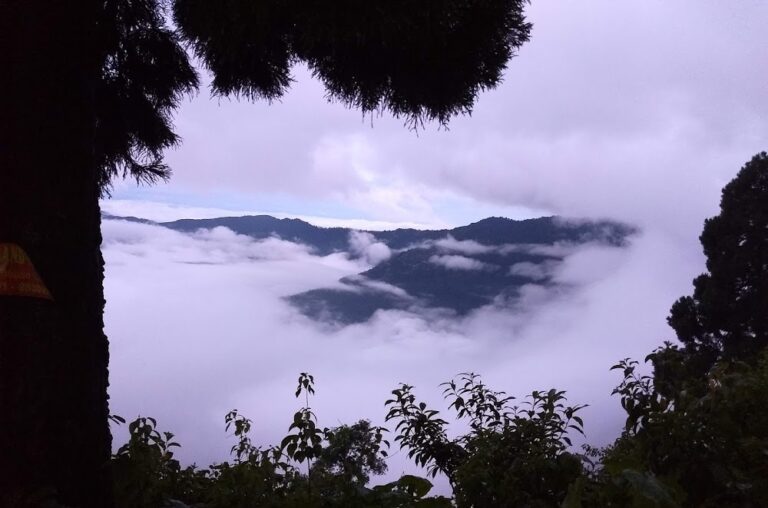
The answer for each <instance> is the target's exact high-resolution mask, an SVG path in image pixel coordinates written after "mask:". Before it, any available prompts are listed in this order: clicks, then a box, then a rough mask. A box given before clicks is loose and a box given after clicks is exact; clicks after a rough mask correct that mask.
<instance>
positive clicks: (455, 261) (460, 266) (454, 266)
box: [429, 254, 489, 270]
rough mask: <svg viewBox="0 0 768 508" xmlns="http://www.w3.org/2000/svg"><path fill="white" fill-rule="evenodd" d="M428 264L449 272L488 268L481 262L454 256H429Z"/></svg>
mask: <svg viewBox="0 0 768 508" xmlns="http://www.w3.org/2000/svg"><path fill="white" fill-rule="evenodd" d="M429 262H430V263H432V264H435V265H438V266H442V267H444V268H447V269H449V270H483V269H485V268H488V266H489V265H487V264H486V263H483V262H482V261H478V260H476V259H472V258H468V257H466V256H457V255H455V254H449V255H445V256H430V258H429Z"/></svg>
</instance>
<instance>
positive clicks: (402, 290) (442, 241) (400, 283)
mask: <svg viewBox="0 0 768 508" xmlns="http://www.w3.org/2000/svg"><path fill="white" fill-rule="evenodd" d="M105 218H109V219H122V220H129V221H132V222H141V223H150V224H155V225H158V226H162V227H166V228H169V229H173V230H176V231H180V232H184V233H192V232H194V231H197V230H200V229H212V228H215V227H226V228H229V229H231V230H232V231H234V232H235V233H238V234H243V235H248V236H250V237H252V238H255V239H264V238H269V237H274V236H278V237H280V238H281V239H283V240H287V241H292V242H297V243H301V244H304V245H307V246H309V247H310V248H311V250H312V251H313V252H314V253H315V254H318V255H328V254H331V253H334V252H345V253H347V254H348V255H349V256H350V257H353V258H354V257H357V258H361V257H365V256H366V252H367V251H368V250H369V249H371V248H372V247H376V252H377V256H376V259H375V261H376V262H373V263H371V264H372V265H373V266H371V267H370V268H369V269H367V270H364V271H362V272H361V273H359V274H357V275H354V276H349V277H345V278H342V279H341V280H340V281H339V282H340V283H341V285H342V289H339V288H315V289H311V290H309V291H305V292H303V293H298V294H295V295H288V296H286V297H285V299H286V300H287V301H288V302H289V303H290V304H291V305H293V306H294V307H296V308H297V309H298V310H299V311H300V312H302V313H303V314H305V315H306V316H308V317H310V318H312V319H315V320H318V321H328V322H335V323H338V324H341V325H346V324H351V323H356V322H363V321H366V320H368V319H370V318H371V317H372V316H373V315H374V314H375V313H376V312H377V311H379V310H391V309H399V310H409V309H410V310H414V309H415V310H417V311H418V312H421V313H424V312H426V311H433V312H439V313H446V312H447V313H451V314H454V315H459V316H461V315H465V314H467V313H469V312H472V311H474V310H475V309H478V308H480V307H483V306H485V305H490V304H494V303H495V302H507V303H514V302H515V301H516V300H518V299H519V298H520V297H521V294H522V291H523V289H524V288H525V287H526V286H529V285H537V286H541V287H545V288H547V287H551V286H553V285H554V284H555V281H554V279H553V274H554V273H555V271H556V269H557V267H558V266H560V264H561V263H562V262H563V260H564V259H565V257H566V256H567V255H568V253H569V249H573V248H576V247H578V246H581V245H584V244H587V243H596V244H599V245H603V246H606V247H615V248H620V247H623V246H625V245H626V243H627V238H629V237H630V236H631V235H633V234H634V233H636V232H637V230H636V228H634V227H632V226H629V225H626V224H622V223H619V222H615V221H609V220H602V221H589V220H569V219H565V218H562V217H558V216H548V217H539V218H534V219H525V220H514V219H509V218H506V217H487V218H485V219H481V220H479V221H476V222H473V223H471V224H467V225H465V226H458V227H455V228H450V229H436V230H419V229H413V228H398V229H393V230H388V231H365V230H358V229H353V228H342V227H330V228H324V227H321V226H315V225H313V224H310V223H309V222H306V221H303V220H301V219H288V218H285V219H278V218H276V217H273V216H271V215H255V216H254V215H250V216H248V215H246V216H239V217H218V218H213V219H180V220H176V221H170V222H157V223H156V222H152V221H147V220H146V219H141V218H137V217H127V218H121V217H116V216H106V215H105ZM367 259H369V258H367ZM370 259H373V258H370ZM370 259H369V260H370Z"/></svg>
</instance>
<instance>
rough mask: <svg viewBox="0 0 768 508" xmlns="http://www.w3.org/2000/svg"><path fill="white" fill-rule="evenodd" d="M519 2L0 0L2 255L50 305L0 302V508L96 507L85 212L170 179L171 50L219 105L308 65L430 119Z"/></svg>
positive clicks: (446, 112) (477, 81) (97, 279)
mask: <svg viewBox="0 0 768 508" xmlns="http://www.w3.org/2000/svg"><path fill="white" fill-rule="evenodd" d="M524 4H525V1H524V0H441V1H439V2H438V1H437V0H424V1H421V2H406V1H405V0H387V1H382V0H372V1H369V2H353V1H351V0H334V1H330V2H328V1H326V2H322V3H321V2H319V1H317V0H304V1H301V2H299V1H295V0H260V1H254V0H221V1H217V2H211V1H204V0H176V1H175V3H174V4H173V6H172V7H173V17H174V20H175V26H176V28H175V29H174V28H171V27H170V26H168V25H167V24H166V23H165V21H164V19H165V14H166V10H167V9H168V8H169V7H170V2H167V1H163V0H78V1H77V2H71V1H64V0H1V1H0V37H1V38H2V39H0V48H2V51H0V68H2V69H3V73H2V78H0V79H1V80H2V90H3V93H2V94H0V111H2V114H3V119H2V122H0V143H1V145H0V168H2V180H1V181H0V244H3V245H9V244H15V245H17V246H19V247H20V248H22V249H23V250H24V251H25V252H26V253H27V254H28V256H29V258H30V259H31V261H32V263H33V265H34V267H35V269H36V271H37V273H38V274H39V275H40V278H41V280H42V281H43V283H44V284H45V285H46V286H47V288H48V290H49V291H50V293H51V295H52V300H46V299H38V298H32V297H28V296H18V295H11V294H7V291H6V292H2V293H0V471H2V472H3V474H0V506H2V505H11V506H24V505H33V506H34V505H37V504H41V503H42V502H43V501H44V500H47V499H51V498H53V499H56V500H57V501H58V502H59V503H61V504H65V505H68V506H75V507H90V506H92V507H108V506H110V504H111V495H110V492H109V471H108V465H107V464H108V458H109V454H110V446H111V437H110V434H109V429H108V426H107V421H108V420H107V416H108V404H107V383H108V375H107V374H108V370H107V366H108V357H109V353H108V342H107V339H106V337H105V335H104V333H103V308H104V294H103V287H102V282H103V260H102V257H101V253H100V243H101V233H100V210H99V203H98V199H99V196H100V195H101V194H102V193H103V192H105V191H108V190H109V183H110V181H111V179H112V178H114V177H115V176H131V177H134V178H136V179H137V180H139V181H154V180H156V179H157V178H164V177H167V176H168V168H167V167H166V166H165V165H164V164H163V161H162V151H163V149H165V148H167V147H169V146H171V145H173V144H175V143H177V142H178V137H177V136H176V134H175V133H174V132H173V130H172V126H171V115H172V112H173V110H174V108H175V107H176V105H177V104H178V102H179V100H180V99H181V97H182V96H183V94H184V93H186V92H189V91H191V90H194V89H195V87H196V86H197V76H196V74H195V71H194V69H193V68H192V66H191V65H190V64H189V61H188V59H187V56H186V53H185V51H184V49H183V45H184V44H189V45H190V46H191V48H192V49H193V50H194V52H195V53H196V54H197V56H199V57H200V59H201V61H202V63H203V64H204V65H205V66H206V67H208V68H209V69H210V70H211V71H212V73H213V92H214V93H215V94H218V95H233V96H243V97H245V98H249V99H258V98H264V99H274V98H276V97H279V96H280V95H281V94H282V93H284V92H285V91H286V90H287V88H288V86H289V84H290V82H291V77H290V68H291V66H292V65H293V64H295V63H298V62H305V63H306V64H307V65H308V66H309V68H310V69H311V70H312V72H313V73H314V75H315V76H316V77H317V78H318V79H320V80H321V81H322V82H323V83H324V84H325V86H326V89H327V91H328V94H329V96H330V97H331V98H332V99H336V100H339V101H341V102H342V103H344V104H346V105H348V106H352V107H357V108H360V109H361V110H363V111H365V112H383V111H388V112H390V113H392V114H394V115H395V116H399V117H402V118H404V119H405V120H406V121H409V122H411V123H413V124H418V123H420V122H423V121H425V120H437V121H438V122H443V123H445V122H447V121H448V119H449V118H450V117H451V116H452V115H455V114H458V113H467V112H469V111H471V108H472V106H473V104H474V101H475V98H476V96H477V95H478V93H479V92H480V91H482V90H484V89H487V88H492V87H494V86H496V85H497V84H498V83H499V82H500V79H501V73H502V71H503V69H504V66H505V65H506V62H507V61H508V60H509V58H510V57H512V56H513V55H514V53H515V51H516V50H517V49H518V48H519V47H520V46H521V45H522V44H523V43H524V42H525V41H526V40H527V39H528V35H529V31H530V28H531V27H530V25H529V24H528V23H526V21H525V18H524V16H523V7H524ZM5 268H6V266H4V269H5ZM0 291H4V290H0Z"/></svg>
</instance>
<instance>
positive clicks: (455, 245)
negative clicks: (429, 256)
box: [434, 235, 496, 255]
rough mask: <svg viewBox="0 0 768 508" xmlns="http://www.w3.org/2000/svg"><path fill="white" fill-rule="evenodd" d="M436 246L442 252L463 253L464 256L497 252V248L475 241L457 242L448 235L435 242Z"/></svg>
mask: <svg viewBox="0 0 768 508" xmlns="http://www.w3.org/2000/svg"><path fill="white" fill-rule="evenodd" d="M434 245H435V246H437V247H438V248H440V249H442V250H447V251H454V252H461V253H462V254H470V255H471V254H484V253H486V252H493V251H494V250H496V247H495V246H492V245H483V244H481V243H479V242H476V241H474V240H456V239H455V238H454V237H453V236H451V235H448V236H447V237H446V238H442V239H440V240H437V241H435V242H434Z"/></svg>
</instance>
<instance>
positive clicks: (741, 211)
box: [654, 152, 768, 394]
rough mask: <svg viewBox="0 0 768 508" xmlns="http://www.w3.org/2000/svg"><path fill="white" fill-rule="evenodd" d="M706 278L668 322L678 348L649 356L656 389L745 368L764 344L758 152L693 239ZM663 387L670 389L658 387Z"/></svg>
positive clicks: (765, 165) (764, 214)
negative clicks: (726, 367)
mask: <svg viewBox="0 0 768 508" xmlns="http://www.w3.org/2000/svg"><path fill="white" fill-rule="evenodd" d="M700 240H701V244H702V246H703V247H704V254H705V255H706V256H707V273H704V274H702V275H699V276H698V277H696V279H694V281H693V286H694V291H693V295H691V296H685V297H682V298H680V299H679V300H677V302H675V304H674V305H673V306H672V309H671V312H670V316H669V318H668V322H669V325H670V326H671V327H672V328H673V329H674V330H675V332H676V333H677V338H678V339H679V340H680V342H682V344H683V347H682V349H679V348H674V347H672V348H666V349H662V350H660V351H659V352H657V353H656V354H655V355H654V365H655V367H656V371H657V376H656V383H657V385H658V388H659V389H661V390H663V391H665V392H667V394H671V393H674V392H675V391H676V390H677V389H680V387H681V386H680V384H681V383H682V382H684V381H685V380H687V381H695V380H703V379H704V378H705V377H706V374H707V372H708V371H709V370H710V369H711V368H712V366H713V365H714V364H715V362H717V361H718V360H720V359H724V360H736V361H746V362H751V360H752V359H754V358H756V356H757V353H758V352H759V351H761V350H763V349H764V348H765V347H766V345H768V155H767V154H766V153H765V152H761V153H759V154H757V155H755V156H754V157H753V158H752V160H751V161H749V162H747V163H746V164H745V165H744V167H742V168H741V170H740V171H739V173H738V175H737V176H736V178H734V179H733V180H732V181H731V182H730V183H728V185H726V186H725V188H723V194H722V199H721V201H720V214H719V215H717V216H715V217H712V218H710V219H707V220H706V222H705V223H704V231H703V232H702V234H701V236H700ZM665 385H669V386H665Z"/></svg>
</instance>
